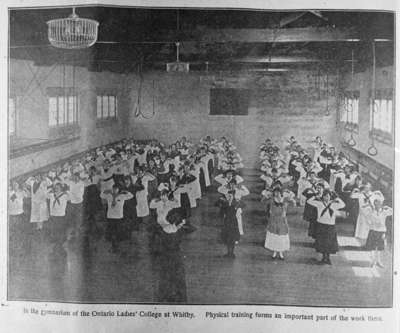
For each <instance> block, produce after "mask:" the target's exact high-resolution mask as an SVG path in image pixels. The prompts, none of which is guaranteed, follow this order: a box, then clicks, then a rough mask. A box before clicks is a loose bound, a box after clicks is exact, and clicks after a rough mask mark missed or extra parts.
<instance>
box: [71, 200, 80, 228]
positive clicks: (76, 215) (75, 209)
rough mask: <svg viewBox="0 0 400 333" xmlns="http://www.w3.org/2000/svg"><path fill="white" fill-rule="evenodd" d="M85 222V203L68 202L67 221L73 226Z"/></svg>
mask: <svg viewBox="0 0 400 333" xmlns="http://www.w3.org/2000/svg"><path fill="white" fill-rule="evenodd" d="M82 222H83V205H82V203H78V204H73V203H71V202H68V204H67V223H68V225H69V226H71V227H79V226H81V225H82Z"/></svg>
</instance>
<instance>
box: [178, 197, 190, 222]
mask: <svg viewBox="0 0 400 333" xmlns="http://www.w3.org/2000/svg"><path fill="white" fill-rule="evenodd" d="M181 214H182V219H187V218H188V217H190V216H191V215H192V211H191V208H190V199H189V195H188V194H187V193H181Z"/></svg>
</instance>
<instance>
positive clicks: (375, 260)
mask: <svg viewBox="0 0 400 333" xmlns="http://www.w3.org/2000/svg"><path fill="white" fill-rule="evenodd" d="M373 203H374V204H373V208H372V207H370V208H369V214H368V224H369V232H368V238H367V243H366V245H365V248H366V250H367V251H371V266H372V267H374V266H378V267H381V268H383V264H382V261H381V253H382V252H383V251H384V250H385V238H386V218H387V217H388V216H391V215H392V214H393V209H392V208H390V207H388V206H383V200H382V198H380V197H376V198H375V199H374V201H373Z"/></svg>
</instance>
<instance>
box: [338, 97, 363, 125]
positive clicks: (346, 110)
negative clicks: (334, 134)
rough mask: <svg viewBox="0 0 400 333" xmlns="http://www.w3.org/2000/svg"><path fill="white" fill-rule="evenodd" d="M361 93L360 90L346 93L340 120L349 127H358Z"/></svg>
mask: <svg viewBox="0 0 400 333" xmlns="http://www.w3.org/2000/svg"><path fill="white" fill-rule="evenodd" d="M359 101H360V93H359V92H358V91H346V92H345V94H344V103H343V108H342V112H341V115H340V121H341V122H343V123H345V124H346V126H348V127H353V128H355V127H358V106H359Z"/></svg>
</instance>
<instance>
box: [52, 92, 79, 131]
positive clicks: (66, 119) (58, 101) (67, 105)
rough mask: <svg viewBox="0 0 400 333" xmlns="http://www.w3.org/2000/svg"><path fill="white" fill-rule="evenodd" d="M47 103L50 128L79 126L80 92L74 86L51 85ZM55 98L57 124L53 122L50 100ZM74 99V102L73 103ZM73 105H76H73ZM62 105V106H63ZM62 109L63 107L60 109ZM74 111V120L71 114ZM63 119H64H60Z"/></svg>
mask: <svg viewBox="0 0 400 333" xmlns="http://www.w3.org/2000/svg"><path fill="white" fill-rule="evenodd" d="M47 96H48V99H47V103H48V107H47V109H48V126H49V128H50V129H57V128H68V127H79V123H80V121H79V120H80V119H79V117H80V113H79V94H78V92H77V91H76V89H74V88H59V87H51V88H48V89H47ZM51 99H55V103H54V105H55V106H56V117H55V118H54V117H53V118H54V119H55V120H56V124H52V123H51V120H50V119H51V113H52V112H53V111H52V110H50V107H51V105H50V100H51ZM71 99H72V103H71ZM71 105H73V106H75V108H73V107H72V112H70V111H71ZM61 106H62V107H61ZM60 109H62V110H61V111H60ZM71 113H72V118H73V119H72V121H70V115H71ZM61 119H62V121H60V120H61Z"/></svg>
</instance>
